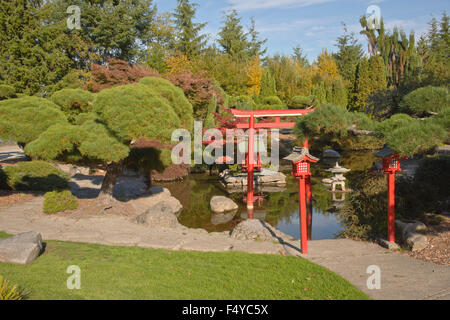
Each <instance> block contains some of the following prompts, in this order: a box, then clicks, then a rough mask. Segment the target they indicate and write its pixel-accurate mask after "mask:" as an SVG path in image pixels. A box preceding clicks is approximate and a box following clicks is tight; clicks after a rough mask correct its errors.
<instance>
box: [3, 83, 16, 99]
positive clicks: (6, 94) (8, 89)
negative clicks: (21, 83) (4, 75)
mask: <svg viewBox="0 0 450 320" xmlns="http://www.w3.org/2000/svg"><path fill="white" fill-rule="evenodd" d="M15 97H16V89H14V87H12V86H8V85H6V84H0V100H4V99H9V98H15Z"/></svg>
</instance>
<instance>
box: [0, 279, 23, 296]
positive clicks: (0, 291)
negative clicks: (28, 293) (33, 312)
mask: <svg viewBox="0 0 450 320" xmlns="http://www.w3.org/2000/svg"><path fill="white" fill-rule="evenodd" d="M23 298H24V293H23V291H22V290H20V289H19V288H18V287H17V286H16V285H12V284H10V283H9V282H8V281H6V279H5V278H3V276H2V275H0V300H22V299H23Z"/></svg>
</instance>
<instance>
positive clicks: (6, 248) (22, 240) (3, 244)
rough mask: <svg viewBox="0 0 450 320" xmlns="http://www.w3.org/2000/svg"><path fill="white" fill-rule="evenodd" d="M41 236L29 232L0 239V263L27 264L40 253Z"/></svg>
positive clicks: (37, 233)
mask: <svg viewBox="0 0 450 320" xmlns="http://www.w3.org/2000/svg"><path fill="white" fill-rule="evenodd" d="M42 248H43V246H42V236H41V234H40V233H39V232H36V231H30V232H25V233H20V234H18V235H15V236H12V237H9V238H5V239H0V262H9V263H17V264H28V263H30V262H32V261H33V260H35V259H36V258H37V257H38V256H39V254H40V253H41V251H42Z"/></svg>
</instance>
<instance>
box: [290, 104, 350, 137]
mask: <svg viewBox="0 0 450 320" xmlns="http://www.w3.org/2000/svg"><path fill="white" fill-rule="evenodd" d="M352 120H353V119H352V116H351V114H350V113H349V112H348V111H347V110H346V109H344V108H342V107H339V106H334V105H330V104H326V105H322V106H319V107H317V108H315V111H314V112H310V113H308V114H307V115H305V116H302V117H300V118H299V119H298V120H297V125H296V128H295V131H296V133H297V135H298V136H299V137H300V138H303V137H304V136H305V134H309V135H310V136H314V135H325V136H330V137H331V136H336V137H345V136H347V135H348V130H349V128H350V127H351V125H352Z"/></svg>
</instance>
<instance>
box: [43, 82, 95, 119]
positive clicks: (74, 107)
mask: <svg viewBox="0 0 450 320" xmlns="http://www.w3.org/2000/svg"><path fill="white" fill-rule="evenodd" d="M94 98H95V95H94V94H93V93H91V92H89V91H85V90H81V89H62V90H59V91H56V92H55V93H53V94H52V96H51V97H50V100H51V101H53V102H54V103H55V104H56V105H58V106H59V107H60V108H61V110H62V111H63V112H64V113H65V114H66V116H67V118H68V119H69V121H70V122H74V120H75V117H76V116H77V115H78V114H80V113H86V112H90V111H92V103H93V101H94Z"/></svg>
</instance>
